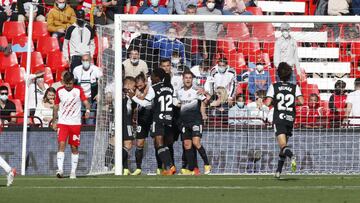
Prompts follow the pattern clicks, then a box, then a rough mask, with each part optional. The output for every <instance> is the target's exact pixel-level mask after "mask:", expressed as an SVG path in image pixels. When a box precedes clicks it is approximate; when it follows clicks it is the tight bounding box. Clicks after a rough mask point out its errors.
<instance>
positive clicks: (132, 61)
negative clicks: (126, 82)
mask: <svg viewBox="0 0 360 203" xmlns="http://www.w3.org/2000/svg"><path fill="white" fill-rule="evenodd" d="M130 62H131V64H132V65H133V66H137V65H139V59H130Z"/></svg>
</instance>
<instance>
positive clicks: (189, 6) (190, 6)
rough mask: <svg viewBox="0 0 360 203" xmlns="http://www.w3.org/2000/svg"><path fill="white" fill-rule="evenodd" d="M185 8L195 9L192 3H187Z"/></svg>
mask: <svg viewBox="0 0 360 203" xmlns="http://www.w3.org/2000/svg"><path fill="white" fill-rule="evenodd" d="M186 8H187V9H197V7H196V6H195V5H194V4H189V5H188V6H187V7H186Z"/></svg>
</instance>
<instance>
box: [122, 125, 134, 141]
mask: <svg viewBox="0 0 360 203" xmlns="http://www.w3.org/2000/svg"><path fill="white" fill-rule="evenodd" d="M122 133H123V141H127V140H134V135H133V127H132V126H131V125H125V126H123V130H122Z"/></svg>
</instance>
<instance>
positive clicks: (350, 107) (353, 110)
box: [345, 78, 360, 127]
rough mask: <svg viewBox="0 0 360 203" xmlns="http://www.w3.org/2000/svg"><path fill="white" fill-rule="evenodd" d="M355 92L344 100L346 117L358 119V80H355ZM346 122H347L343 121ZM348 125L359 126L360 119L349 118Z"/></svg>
mask: <svg viewBox="0 0 360 203" xmlns="http://www.w3.org/2000/svg"><path fill="white" fill-rule="evenodd" d="M354 86H355V91H354V92H351V93H350V94H348V96H347V98H346V116H347V117H349V116H353V117H360V105H359V101H360V78H356V79H355V84H354ZM345 122H347V120H345ZM349 124H350V125H353V126H357V127H359V126H360V118H350V119H349Z"/></svg>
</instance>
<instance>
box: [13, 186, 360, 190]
mask: <svg viewBox="0 0 360 203" xmlns="http://www.w3.org/2000/svg"><path fill="white" fill-rule="evenodd" d="M9 189H44V190H48V189H65V190H68V189H70V190H73V189H152V190H168V189H176V190H218V189H222V190H274V189H276V190H359V189H360V186H341V185H331V186H323V185H322V186H320V185H314V186H260V187H255V186H209V187H206V186H170V185H169V186H25V187H16V186H14V187H10V188H9Z"/></svg>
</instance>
